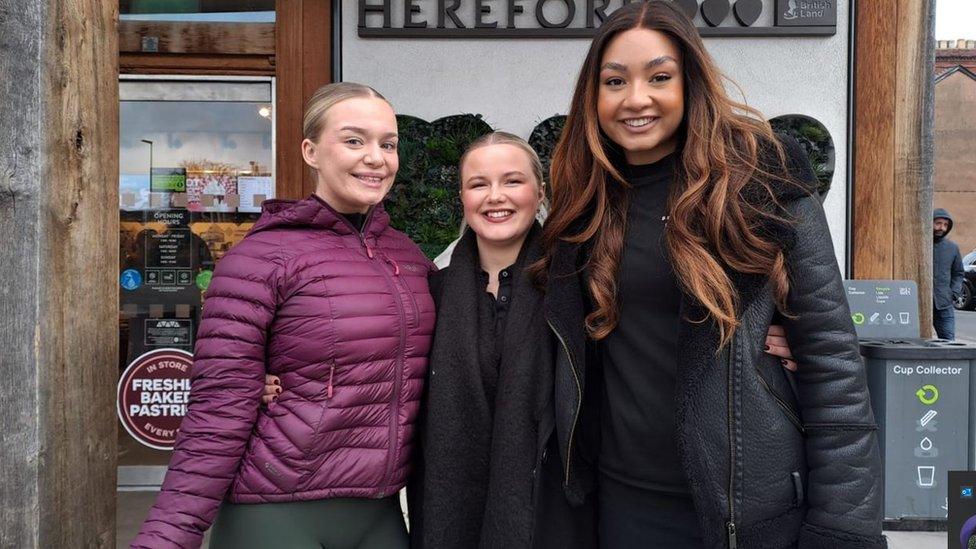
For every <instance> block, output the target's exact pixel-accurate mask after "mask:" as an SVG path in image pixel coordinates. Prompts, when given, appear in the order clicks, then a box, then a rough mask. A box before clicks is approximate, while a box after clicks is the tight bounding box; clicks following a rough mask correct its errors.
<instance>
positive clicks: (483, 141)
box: [458, 131, 549, 234]
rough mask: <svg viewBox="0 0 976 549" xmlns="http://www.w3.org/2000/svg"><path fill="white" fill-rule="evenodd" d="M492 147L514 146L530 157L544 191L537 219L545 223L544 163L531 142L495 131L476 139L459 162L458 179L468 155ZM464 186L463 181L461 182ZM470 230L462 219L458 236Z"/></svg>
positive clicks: (540, 187) (536, 178)
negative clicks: (476, 150)
mask: <svg viewBox="0 0 976 549" xmlns="http://www.w3.org/2000/svg"><path fill="white" fill-rule="evenodd" d="M491 145H512V146H513V147H517V148H519V149H522V152H524V153H525V155H526V156H528V157H529V164H531V166H532V175H534V176H535V183H536V185H538V186H539V190H540V191H542V202H541V203H540V204H539V211H538V213H536V216H535V217H536V219H538V220H539V223H544V222H545V220H546V217H547V216H548V215H549V199H548V198H547V197H546V193H545V188H546V182H545V180H544V179H543V178H542V161H541V160H540V159H539V154H538V153H537V152H535V149H533V148H532V145H529V142H528V141H526V140H524V139H522V138H521V137H519V136H517V135H515V134H514V133H508V132H499V131H494V132H490V133H486V134H485V135H482V136H481V137H479V138H478V139H475V140H474V141H472V142H471V144H470V145H468V148H467V149H465V150H464V154H462V155H461V160H459V161H458V179H460V178H461V172H462V171H463V169H464V161H465V160H467V158H468V154H470V153H471V151H473V150H475V149H480V148H482V147H488V146H491ZM461 183H462V184H463V181H462V182H461ZM467 228H468V224H467V223H466V222H465V221H464V219H463V218H462V219H461V230H460V231H458V234H464V230H465V229H467Z"/></svg>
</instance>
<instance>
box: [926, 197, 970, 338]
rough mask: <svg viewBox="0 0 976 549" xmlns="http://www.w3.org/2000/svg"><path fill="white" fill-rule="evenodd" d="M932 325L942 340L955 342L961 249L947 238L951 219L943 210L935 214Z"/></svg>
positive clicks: (936, 211) (933, 215)
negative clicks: (954, 301)
mask: <svg viewBox="0 0 976 549" xmlns="http://www.w3.org/2000/svg"><path fill="white" fill-rule="evenodd" d="M932 218H933V219H932V228H933V230H932V235H933V241H934V244H933V247H932V269H933V273H932V294H933V297H934V305H933V308H932V324H934V325H935V333H936V334H938V335H939V338H940V339H949V340H952V339H955V338H956V312H955V309H954V308H953V306H952V300H953V298H954V297H956V296H958V295H959V294H960V293H961V292H962V281H963V276H964V271H963V268H962V257H961V256H960V255H959V246H957V245H956V243H955V242H953V241H951V240H949V239H948V238H947V236H948V235H949V231H951V230H952V216H951V215H949V212H947V211H946V210H944V209H942V208H936V210H935V212H933V214H932Z"/></svg>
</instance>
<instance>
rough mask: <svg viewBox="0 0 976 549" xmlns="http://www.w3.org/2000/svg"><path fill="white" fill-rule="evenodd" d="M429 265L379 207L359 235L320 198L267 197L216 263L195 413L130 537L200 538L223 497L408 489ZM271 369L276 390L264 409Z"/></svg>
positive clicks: (425, 346) (147, 540)
mask: <svg viewBox="0 0 976 549" xmlns="http://www.w3.org/2000/svg"><path fill="white" fill-rule="evenodd" d="M432 269H434V267H433V265H432V264H431V263H430V261H428V260H427V259H426V258H425V257H424V256H423V254H421V252H420V250H419V249H418V248H417V246H416V245H415V244H414V243H413V242H411V241H410V239H409V238H407V237H406V235H404V234H402V233H400V232H398V231H396V230H394V229H393V228H392V227H390V226H389V216H388V215H387V214H386V212H385V211H384V210H383V208H382V206H377V207H376V208H374V209H373V212H372V214H371V215H370V217H369V219H368V220H367V221H366V226H365V227H364V229H363V232H362V234H360V233H359V232H357V231H356V230H355V229H354V228H353V226H352V225H351V224H350V223H349V222H348V221H347V220H346V219H345V218H343V217H342V216H341V215H339V214H338V213H336V212H335V211H334V210H332V209H331V208H330V207H329V206H328V205H327V204H326V203H325V202H324V201H322V200H321V199H319V198H318V197H316V196H312V197H311V198H308V199H306V200H302V201H299V202H294V201H281V200H278V201H270V202H266V203H265V205H264V212H263V214H262V216H261V219H260V220H258V222H257V223H256V224H255V225H254V228H252V229H251V232H250V233H248V235H247V237H245V238H244V240H242V241H241V242H240V243H239V244H237V245H236V246H234V248H233V249H231V251H230V252H229V253H228V254H227V255H226V256H224V258H223V259H222V260H221V261H220V263H219V264H218V266H217V269H216V272H215V273H214V277H213V280H212V282H211V285H210V288H209V290H208V291H207V298H206V303H205V306H204V311H203V322H202V323H201V325H200V330H199V332H198V335H197V343H196V349H195V353H194V364H193V372H192V385H191V387H192V389H191V392H190V405H189V409H188V410H187V414H186V417H184V419H183V423H182V425H181V427H180V432H179V436H178V439H177V442H176V449H175V451H174V452H173V457H172V459H171V460H170V464H169V471H168V472H167V473H166V480H165V481H164V482H163V487H162V491H161V492H160V494H159V496H158V497H157V498H156V504H155V505H154V506H153V508H152V509H151V510H150V511H149V516H148V518H146V521H145V523H143V525H142V531H141V532H140V533H139V536H138V537H137V538H136V539H135V541H134V542H133V543H132V546H133V547H149V548H153V549H156V548H160V547H181V548H195V547H198V546H199V545H200V542H201V539H202V536H203V533H204V531H206V529H207V528H208V527H209V526H210V524H211V522H212V521H213V519H214V516H215V515H216V512H217V508H218V506H219V505H220V502H221V500H223V499H224V498H225V497H226V498H228V499H229V500H230V501H232V502H235V503H264V502H280V501H297V500H312V499H322V498H333V497H365V498H375V497H383V496H386V495H389V494H393V493H395V492H396V491H397V490H399V489H400V488H401V487H403V485H404V484H405V483H406V478H407V474H408V472H409V470H408V469H409V462H410V447H411V443H412V440H413V437H414V432H415V422H416V418H417V409H418V406H419V401H420V395H421V391H422V389H423V379H424V375H425V372H426V368H427V353H428V351H429V350H430V340H431V334H432V332H433V328H434V302H433V300H432V299H431V297H430V293H429V292H428V290H427V274H428V273H429V272H430V271H431V270H432ZM265 373H271V374H274V375H277V376H279V377H280V378H281V384H282V388H283V391H282V393H281V396H280V398H279V399H278V401H277V402H274V403H272V404H271V405H270V406H268V407H267V408H262V407H261V406H260V405H259V404H260V398H261V394H262V393H263V391H264V375H265Z"/></svg>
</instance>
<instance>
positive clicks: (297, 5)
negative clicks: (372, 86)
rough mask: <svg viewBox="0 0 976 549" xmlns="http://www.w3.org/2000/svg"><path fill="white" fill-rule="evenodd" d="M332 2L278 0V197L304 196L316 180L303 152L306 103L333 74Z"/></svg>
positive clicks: (276, 119) (312, 188) (313, 186)
mask: <svg viewBox="0 0 976 549" xmlns="http://www.w3.org/2000/svg"><path fill="white" fill-rule="evenodd" d="M331 9H332V4H331V2H327V1H325V0H278V4H277V13H276V16H275V21H276V24H277V25H278V28H277V31H276V33H275V36H276V54H275V58H276V59H277V64H276V69H277V78H278V79H277V90H276V92H277V102H276V105H275V108H276V117H275V124H276V132H277V148H278V152H277V158H276V162H275V172H276V174H275V177H276V180H277V189H276V192H277V196H278V197H280V198H303V197H305V196H308V195H309V194H311V192H312V191H313V190H314V188H315V184H314V182H313V181H312V179H311V176H310V174H309V171H308V169H307V168H306V166H305V162H304V161H303V160H302V155H301V142H302V114H303V111H304V108H305V102H306V101H307V100H308V98H309V97H311V95H312V94H313V93H314V92H315V90H317V89H318V88H319V87H320V86H322V85H324V84H328V83H329V82H330V81H331V78H332V53H331V52H332V46H331V44H332V32H331V28H332V20H331V13H332V12H331Z"/></svg>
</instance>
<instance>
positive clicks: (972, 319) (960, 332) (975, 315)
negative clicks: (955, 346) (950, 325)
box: [956, 311, 976, 343]
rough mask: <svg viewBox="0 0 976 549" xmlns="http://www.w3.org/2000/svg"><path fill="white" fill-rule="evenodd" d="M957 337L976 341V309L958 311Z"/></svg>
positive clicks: (972, 341)
mask: <svg viewBox="0 0 976 549" xmlns="http://www.w3.org/2000/svg"><path fill="white" fill-rule="evenodd" d="M956 339H958V340H960V341H966V342H969V343H976V311H956Z"/></svg>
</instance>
